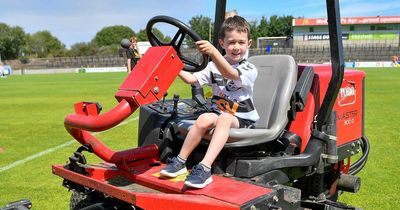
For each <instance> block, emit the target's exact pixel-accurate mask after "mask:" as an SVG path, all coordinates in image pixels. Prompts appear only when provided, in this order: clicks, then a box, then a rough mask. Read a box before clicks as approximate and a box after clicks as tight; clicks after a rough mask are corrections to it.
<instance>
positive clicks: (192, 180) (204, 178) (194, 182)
mask: <svg viewBox="0 0 400 210" xmlns="http://www.w3.org/2000/svg"><path fill="white" fill-rule="evenodd" d="M212 181H213V180H212V176H211V171H208V172H207V171H205V170H204V168H203V166H201V165H200V164H198V165H196V166H194V167H193V168H192V171H191V172H190V175H189V176H188V177H187V178H186V180H185V185H186V186H187V187H192V188H199V189H200V188H204V187H205V186H207V185H208V184H210V183H211V182H212Z"/></svg>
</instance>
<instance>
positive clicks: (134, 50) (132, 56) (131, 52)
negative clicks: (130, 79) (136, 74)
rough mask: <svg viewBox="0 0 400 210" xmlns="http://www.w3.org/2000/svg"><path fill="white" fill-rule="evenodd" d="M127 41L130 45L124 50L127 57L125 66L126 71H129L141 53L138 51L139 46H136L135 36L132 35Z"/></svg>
mask: <svg viewBox="0 0 400 210" xmlns="http://www.w3.org/2000/svg"><path fill="white" fill-rule="evenodd" d="M129 41H131V46H129V49H128V51H126V57H127V58H128V60H127V62H126V66H127V68H128V73H131V71H132V69H133V67H135V65H136V64H137V62H138V60H139V59H140V57H141V55H140V52H139V48H138V47H137V38H136V37H135V36H132V37H131V38H130V39H129Z"/></svg>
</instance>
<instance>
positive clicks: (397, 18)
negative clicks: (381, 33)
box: [293, 16, 400, 26]
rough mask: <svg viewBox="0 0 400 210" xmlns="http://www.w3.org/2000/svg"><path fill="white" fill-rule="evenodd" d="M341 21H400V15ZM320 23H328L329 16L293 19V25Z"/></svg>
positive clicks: (354, 18)
mask: <svg viewBox="0 0 400 210" xmlns="http://www.w3.org/2000/svg"><path fill="white" fill-rule="evenodd" d="M341 23H342V24H343V25H356V24H383V23H400V16H375V17H344V18H341ZM320 25H328V19H327V18H300V19H293V26H320Z"/></svg>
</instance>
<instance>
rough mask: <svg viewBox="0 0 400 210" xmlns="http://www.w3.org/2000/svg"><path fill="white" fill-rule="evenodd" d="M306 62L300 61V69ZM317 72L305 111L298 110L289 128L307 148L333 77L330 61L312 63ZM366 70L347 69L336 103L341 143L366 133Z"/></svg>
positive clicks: (334, 109)
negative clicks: (328, 62) (316, 116)
mask: <svg viewBox="0 0 400 210" xmlns="http://www.w3.org/2000/svg"><path fill="white" fill-rule="evenodd" d="M306 66H309V65H301V64H300V65H299V72H301V71H302V70H303V69H304V68H305V67H306ZM312 67H313V69H314V72H315V76H314V81H313V85H312V87H311V90H310V93H309V95H308V99H307V104H306V106H305V109H304V111H302V112H298V113H297V115H296V119H295V120H294V121H293V122H291V124H290V128H289V130H290V131H291V132H294V133H296V134H297V135H299V136H300V137H301V139H302V146H301V151H304V149H305V148H306V146H307V144H308V140H309V139H310V136H311V130H312V126H313V121H314V117H315V115H316V114H317V112H318V110H319V108H320V106H321V104H322V100H323V98H324V97H325V93H326V90H327V88H328V84H329V81H330V79H331V73H332V72H331V66H330V65H322V64H321V65H319V64H314V65H312ZM364 77H365V73H364V72H362V71H357V70H348V69H346V70H345V73H344V78H343V83H342V86H341V87H342V88H341V90H340V91H339V96H338V97H337V99H336V103H335V105H334V107H333V111H336V120H337V124H336V126H337V138H338V142H337V145H338V146H340V145H343V144H346V143H349V142H352V141H355V140H358V139H360V138H361V137H362V136H363V130H362V127H363V118H362V116H363V103H364V102H363V98H362V95H363V91H364V89H363V80H364Z"/></svg>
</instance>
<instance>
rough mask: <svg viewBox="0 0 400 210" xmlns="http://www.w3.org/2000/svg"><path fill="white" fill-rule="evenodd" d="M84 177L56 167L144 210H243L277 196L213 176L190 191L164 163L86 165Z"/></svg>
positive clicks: (64, 174) (58, 172)
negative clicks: (167, 171)
mask: <svg viewBox="0 0 400 210" xmlns="http://www.w3.org/2000/svg"><path fill="white" fill-rule="evenodd" d="M82 167H83V168H84V169H85V171H86V172H87V173H88V174H87V175H82V174H79V173H76V172H73V171H71V170H68V169H66V168H65V166H64V165H54V166H53V173H54V174H56V175H58V176H60V177H63V178H64V179H66V180H69V181H71V182H73V183H77V184H80V185H83V186H87V187H89V188H92V189H94V190H97V191H100V192H103V193H105V194H107V195H110V196H112V197H115V198H118V199H120V200H123V201H125V202H127V203H131V204H134V205H136V206H139V207H141V208H144V209H159V208H160V207H161V206H162V207H163V209H221V208H223V209H241V208H243V207H244V206H249V205H251V202H252V201H253V200H257V198H263V199H266V198H268V197H269V198H271V197H273V196H274V195H275V194H276V193H273V192H274V191H273V190H272V189H269V188H265V187H260V186H256V185H253V184H249V183H245V182H240V181H236V180H233V179H230V178H226V177H222V176H217V175H213V183H212V184H210V185H209V186H207V187H206V188H204V189H188V188H186V187H185V186H184V184H183V182H184V180H185V177H186V175H181V176H178V177H176V178H173V179H168V178H162V177H160V176H159V173H158V172H159V171H160V170H161V169H162V168H163V167H165V165H164V164H161V163H159V162H158V161H154V160H148V159H146V160H141V161H137V162H134V163H133V164H132V165H129V166H127V167H128V168H129V169H130V170H128V171H123V170H118V168H117V167H116V166H115V165H114V164H110V163H102V164H97V165H82Z"/></svg>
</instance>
